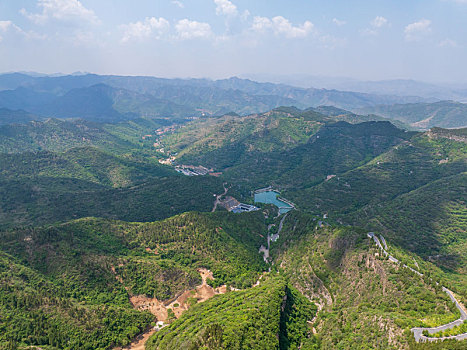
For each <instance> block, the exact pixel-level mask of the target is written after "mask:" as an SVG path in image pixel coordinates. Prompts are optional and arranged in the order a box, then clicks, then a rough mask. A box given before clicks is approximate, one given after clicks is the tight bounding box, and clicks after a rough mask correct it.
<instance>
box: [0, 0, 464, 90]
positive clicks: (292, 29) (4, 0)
mask: <svg viewBox="0 0 467 350" xmlns="http://www.w3.org/2000/svg"><path fill="white" fill-rule="evenodd" d="M466 62H467V0H287V1H285V0H254V1H251V0H250V1H247V0H0V72H10V71H35V72H42V73H58V72H61V73H72V72H76V71H82V72H93V73H98V74H119V75H151V76H159V77H184V78H186V77H208V78H214V79H216V78H226V77H230V76H244V75H248V74H264V75H268V74H269V75H316V76H329V77H350V78H355V79H360V80H385V79H415V80H421V81H427V82H443V83H462V84H465V83H467V69H466Z"/></svg>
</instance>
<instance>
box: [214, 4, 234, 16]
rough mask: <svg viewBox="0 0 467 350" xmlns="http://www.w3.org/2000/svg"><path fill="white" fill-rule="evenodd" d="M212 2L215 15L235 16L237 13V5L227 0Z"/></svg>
mask: <svg viewBox="0 0 467 350" xmlns="http://www.w3.org/2000/svg"><path fill="white" fill-rule="evenodd" d="M214 3H215V4H216V14H217V15H226V16H236V15H237V13H238V11H237V6H235V5H234V4H233V3H232V2H231V1H229V0H214Z"/></svg>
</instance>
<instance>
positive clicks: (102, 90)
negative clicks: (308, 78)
mask: <svg viewBox="0 0 467 350" xmlns="http://www.w3.org/2000/svg"><path fill="white" fill-rule="evenodd" d="M0 89H3V91H0V108H1V107H3V108H9V109H23V110H25V111H27V112H30V113H34V114H38V115H42V116H45V117H52V116H53V117H60V118H70V117H73V118H77V117H78V118H83V119H89V120H94V121H105V122H109V121H121V120H128V119H132V118H135V117H140V116H152V117H156V116H158V117H159V116H162V117H174V116H183V117H188V116H194V115H201V114H203V113H204V114H208V115H221V114H224V113H227V112H230V111H234V112H236V113H239V114H243V115H245V114H251V113H258V112H265V111H268V110H270V109H272V108H275V107H278V106H283V105H287V106H297V107H301V108H307V107H311V106H320V105H331V106H336V107H339V108H347V109H350V108H360V107H367V106H376V105H380V104H394V103H408V102H421V101H423V99H421V98H417V97H399V96H383V95H370V94H362V93H355V92H349V91H337V90H324V89H312V88H310V89H304V88H297V87H293V86H287V85H281V84H271V83H257V82H254V81H251V80H247V79H239V78H230V79H224V80H216V81H212V80H207V79H162V78H153V77H125V76H105V75H102V76H101V75H95V74H85V75H70V76H59V77H48V76H40V77H31V76H28V75H24V74H18V73H13V74H3V75H0Z"/></svg>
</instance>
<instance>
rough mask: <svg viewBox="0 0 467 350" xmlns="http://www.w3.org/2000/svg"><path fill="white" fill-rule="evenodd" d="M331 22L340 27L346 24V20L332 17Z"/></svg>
mask: <svg viewBox="0 0 467 350" xmlns="http://www.w3.org/2000/svg"><path fill="white" fill-rule="evenodd" d="M332 23H334V24H335V25H336V26H338V27H342V26H343V25H346V24H347V22H346V21H341V20H339V19H337V18H333V19H332Z"/></svg>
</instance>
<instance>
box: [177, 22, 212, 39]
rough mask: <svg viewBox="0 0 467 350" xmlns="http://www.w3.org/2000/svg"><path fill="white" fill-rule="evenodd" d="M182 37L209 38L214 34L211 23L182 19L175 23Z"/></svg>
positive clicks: (179, 35)
mask: <svg viewBox="0 0 467 350" xmlns="http://www.w3.org/2000/svg"><path fill="white" fill-rule="evenodd" d="M175 30H176V31H177V34H178V37H179V38H180V39H195V38H209V37H211V36H212V35H213V33H212V31H211V26H210V25H209V23H203V22H197V21H191V20H189V19H186V18H185V19H182V20H180V21H178V22H177V24H176V25H175Z"/></svg>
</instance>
